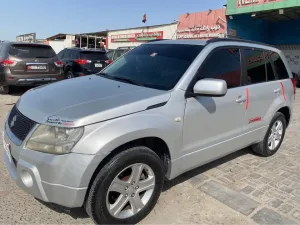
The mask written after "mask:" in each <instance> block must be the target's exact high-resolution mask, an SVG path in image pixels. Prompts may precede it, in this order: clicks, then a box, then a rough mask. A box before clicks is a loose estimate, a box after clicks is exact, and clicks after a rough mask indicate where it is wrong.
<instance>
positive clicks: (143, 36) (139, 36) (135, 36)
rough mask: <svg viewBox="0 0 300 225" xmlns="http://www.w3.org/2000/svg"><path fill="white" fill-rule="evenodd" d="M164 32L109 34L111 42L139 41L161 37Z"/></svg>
mask: <svg viewBox="0 0 300 225" xmlns="http://www.w3.org/2000/svg"><path fill="white" fill-rule="evenodd" d="M163 36H164V32H163V31H156V32H143V33H132V34H118V35H111V42H112V43H113V42H139V41H151V40H160V39H163Z"/></svg>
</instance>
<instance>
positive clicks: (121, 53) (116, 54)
mask: <svg viewBox="0 0 300 225" xmlns="http://www.w3.org/2000/svg"><path fill="white" fill-rule="evenodd" d="M125 52H126V50H116V52H115V55H114V59H113V60H116V59H117V58H119V57H120V56H122V55H123V54H124V53H125Z"/></svg>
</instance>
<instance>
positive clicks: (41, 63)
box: [26, 62, 48, 66]
mask: <svg viewBox="0 0 300 225" xmlns="http://www.w3.org/2000/svg"><path fill="white" fill-rule="evenodd" d="M27 65H48V63H38V62H36V63H26V66H27Z"/></svg>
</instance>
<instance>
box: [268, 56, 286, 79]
mask: <svg viewBox="0 0 300 225" xmlns="http://www.w3.org/2000/svg"><path fill="white" fill-rule="evenodd" d="M271 60H272V61H273V63H274V67H275V70H276V73H277V76H278V79H279V80H282V79H288V78H289V74H288V71H287V69H286V67H285V65H284V63H283V61H282V59H281V57H280V55H279V54H278V53H276V52H272V53H271Z"/></svg>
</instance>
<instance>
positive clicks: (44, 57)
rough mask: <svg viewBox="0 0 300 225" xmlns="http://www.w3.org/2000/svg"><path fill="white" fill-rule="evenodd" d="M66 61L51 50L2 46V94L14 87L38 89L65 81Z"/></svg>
mask: <svg viewBox="0 0 300 225" xmlns="http://www.w3.org/2000/svg"><path fill="white" fill-rule="evenodd" d="M62 67H63V64H62V61H60V60H59V58H58V57H57V55H56V53H55V52H54V50H53V49H52V47H51V46H49V45H45V44H34V43H18V42H0V94H8V93H9V91H10V87H11V86H34V85H41V84H45V83H49V82H55V81H59V80H62V79H63V71H62Z"/></svg>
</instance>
